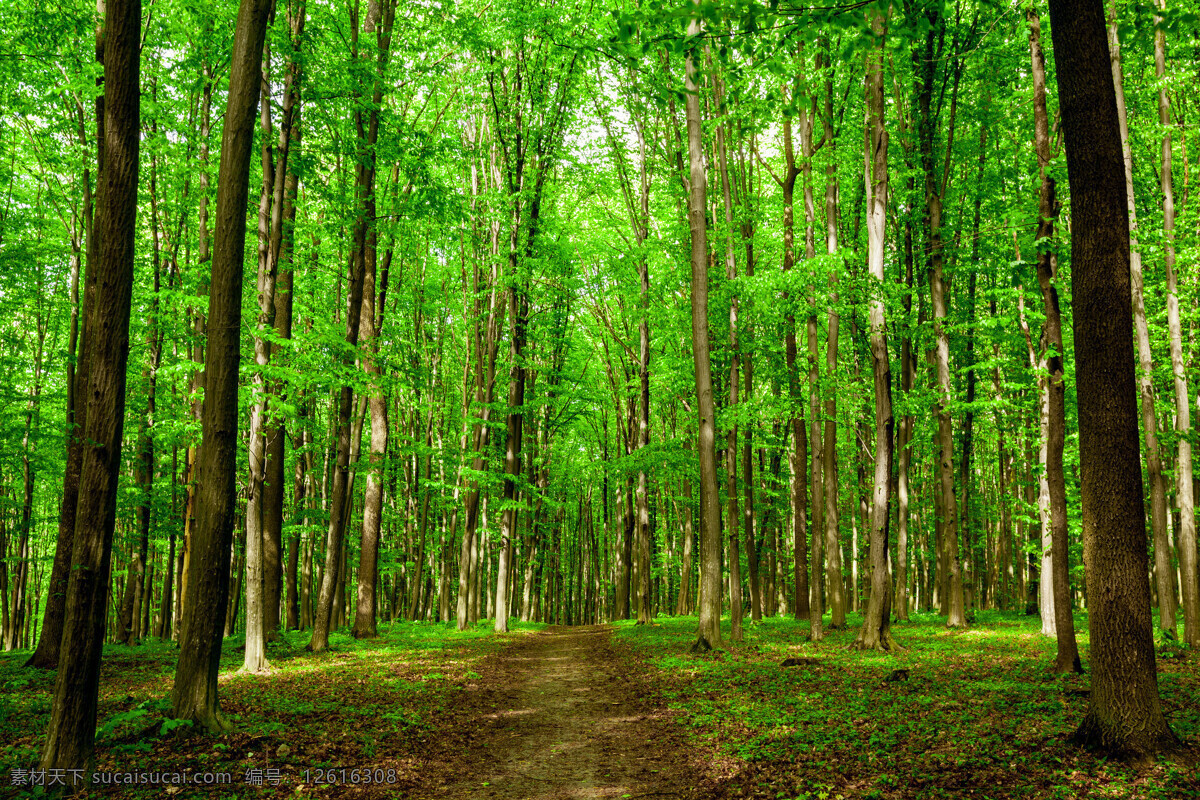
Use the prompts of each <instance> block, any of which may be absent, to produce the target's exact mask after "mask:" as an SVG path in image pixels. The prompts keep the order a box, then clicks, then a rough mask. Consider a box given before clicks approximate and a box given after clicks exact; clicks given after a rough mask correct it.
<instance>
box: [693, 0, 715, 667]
mask: <svg viewBox="0 0 1200 800" xmlns="http://www.w3.org/2000/svg"><path fill="white" fill-rule="evenodd" d="M693 5H694V6H696V7H697V8H698V7H699V3H698V0H693ZM700 31H701V27H700V17H699V15H698V12H697V13H696V14H694V15H693V16H692V17H691V18H690V19H689V20H688V27H687V35H688V36H689V37H698V36H699V34H700ZM698 80H699V69H698V68H697V64H696V54H695V52H691V51H689V52H688V53H687V55H686V56H685V77H684V90H685V92H686V95H687V96H686V98H685V99H684V117H685V120H686V124H687V140H688V164H689V167H688V176H689V184H688V186H689V191H688V227H689V229H690V231H691V245H692V248H691V263H692V281H691V294H692V360H693V362H694V364H695V370H696V413H697V416H698V423H697V445H696V449H697V453H698V455H699V459H700V592H699V600H700V603H699V605H700V624H699V639H700V640H701V641H704V642H707V644H708V645H710V646H712V647H719V646H720V644H721V508H720V502H721V501H720V498H719V497H718V495H717V461H716V450H715V448H716V409H715V406H714V404H713V385H712V363H711V358H710V354H709V338H708V231H707V229H706V228H705V209H706V208H707V206H708V200H707V199H706V180H705V174H704V141H703V134H702V131H701V122H700V88H699V84H698Z"/></svg>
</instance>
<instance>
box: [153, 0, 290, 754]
mask: <svg viewBox="0 0 1200 800" xmlns="http://www.w3.org/2000/svg"><path fill="white" fill-rule="evenodd" d="M273 5H274V0H242V2H241V4H240V5H239V7H238V17H237V27H236V29H235V31H234V39H233V55H232V62H231V65H230V80H229V95H228V102H227V105H226V108H225V130H224V133H223V134H222V137H221V167H220V172H219V173H218V178H217V221H216V228H215V231H214V241H213V257H212V279H211V283H210V289H209V304H208V327H207V338H208V345H207V360H206V362H205V394H204V410H203V418H202V426H203V437H204V438H203V440H202V443H201V445H200V452H199V454H198V456H197V463H196V466H197V475H196V481H197V484H198V488H197V495H196V528H195V531H194V533H193V536H192V541H191V554H190V558H189V563H188V571H187V594H186V595H185V600H184V606H183V609H182V613H181V615H180V635H179V661H178V663H177V664H176V666H175V685H174V687H173V688H172V690H171V704H172V706H173V709H174V715H175V717H177V718H181V719H187V720H191V721H192V722H194V723H195V724H196V725H198V726H200V727H202V728H205V729H207V730H210V731H214V732H215V731H221V730H226V729H228V728H229V727H230V723H229V722H228V720H226V719H225V717H224V715H223V714H222V713H221V705H220V701H219V699H218V697H217V672H218V671H219V669H220V664H221V644H222V635H223V633H224V623H225V611H226V608H227V605H228V603H229V562H230V548H231V544H232V540H233V526H234V514H235V508H236V507H235V501H236V497H235V492H234V483H235V480H236V477H237V471H236V469H235V463H236V456H237V440H238V402H237V390H238V363H239V357H240V345H241V335H240V334H241V318H242V270H243V267H242V260H243V255H244V253H245V249H246V236H245V233H246V214H245V208H246V198H247V195H248V193H249V186H248V182H249V177H250V151H251V148H252V147H253V144H254V121H255V116H256V114H255V112H256V110H257V108H258V98H259V88H260V87H259V84H260V82H261V80H262V53H263V40H264V38H265V36H266V30H267V20H268V18H269V16H270V13H271V9H272V6H273Z"/></svg>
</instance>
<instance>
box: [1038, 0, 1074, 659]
mask: <svg viewBox="0 0 1200 800" xmlns="http://www.w3.org/2000/svg"><path fill="white" fill-rule="evenodd" d="M1025 18H1026V20H1027V21H1028V23H1029V49H1030V54H1031V57H1032V61H1033V87H1034V88H1033V117H1034V146H1035V149H1036V150H1037V160H1038V173H1039V175H1040V181H1039V184H1040V185H1039V190H1038V225H1037V240H1036V241H1037V242H1038V260H1037V274H1038V286H1039V287H1040V288H1041V291H1042V305H1043V308H1044V310H1045V316H1046V321H1045V325H1044V330H1043V332H1042V338H1043V342H1042V348H1043V352H1044V356H1043V359H1042V360H1043V362H1044V363H1045V368H1046V370H1047V375H1046V376H1045V377H1044V379H1043V380H1042V382H1041V385H1042V387H1043V391H1044V392H1045V395H1046V397H1045V400H1044V401H1043V402H1044V409H1045V415H1046V421H1045V436H1046V442H1045V452H1046V460H1045V470H1046V472H1045V485H1046V488H1047V489H1048V494H1049V498H1048V499H1049V505H1050V508H1049V511H1050V515H1049V516H1050V520H1049V522H1050V540H1051V548H1052V551H1053V555H1052V558H1051V565H1052V566H1051V569H1052V575H1051V576H1050V578H1051V583H1052V585H1053V597H1054V604H1053V605H1054V629H1055V634H1056V637H1057V643H1058V653H1057V656H1056V657H1055V661H1054V664H1053V665H1052V667H1051V668H1052V669H1053V670H1054V671H1055V672H1072V671H1073V672H1083V667H1082V666H1081V665H1080V663H1079V648H1078V646H1077V645H1076V643H1075V618H1074V616H1073V615H1072V604H1071V581H1070V569H1069V565H1068V563H1067V560H1068V558H1067V556H1068V549H1067V489H1066V481H1065V478H1064V476H1063V447H1064V440H1065V438H1066V428H1067V422H1066V418H1065V417H1066V386H1065V385H1064V383H1065V380H1066V374H1065V373H1066V370H1065V369H1064V367H1063V359H1064V357H1065V353H1064V347H1063V338H1062V314H1061V312H1060V310H1059V305H1058V289H1057V288H1056V287H1055V286H1054V275H1055V271H1056V267H1057V259H1056V258H1055V256H1054V251H1053V249H1052V239H1053V238H1054V218H1055V217H1056V216H1058V207H1057V203H1058V199H1057V197H1056V195H1055V184H1054V178H1053V177H1051V175H1050V121H1049V115H1048V114H1047V112H1046V59H1045V56H1044V55H1043V54H1042V36H1041V30H1042V23H1041V17H1040V15H1039V14H1038V13H1037V10H1036V9H1035V8H1034V7H1032V6H1030V7H1029V8H1028V9H1027V10H1026V12H1025ZM1042 583H1043V585H1045V583H1046V575H1045V574H1043V575H1042ZM1043 622H1044V621H1043Z"/></svg>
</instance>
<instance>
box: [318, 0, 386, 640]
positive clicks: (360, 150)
mask: <svg viewBox="0 0 1200 800" xmlns="http://www.w3.org/2000/svg"><path fill="white" fill-rule="evenodd" d="M352 8H353V10H352V12H351V19H350V24H351V31H352V34H351V42H350V44H351V54H350V55H351V60H352V61H355V62H356V61H358V60H360V59H362V60H363V61H364V62H367V61H369V59H368V58H367V55H365V54H362V53H361V51H360V47H361V46H362V45H361V42H360V37H361V34H360V32H359V20H358V13H357V6H354V7H352ZM395 18H396V2H395V0H369V2H368V4H367V15H366V17H365V18H364V19H363V20H362V30H361V33H362V34H366V35H367V36H373V37H374V39H375V41H374V48H375V50H374V52H375V67H374V69H373V70H371V71H370V72H369V73H367V74H368V75H370V78H369V79H368V80H367V81H366V85H365V86H362V85H360V86H359V87H358V88H357V89H356V95H355V99H356V101H357V102H356V104H355V108H354V127H355V132H356V134H357V141H356V144H357V161H358V163H357V166H356V167H355V182H354V190H355V203H356V208H355V219H354V240H353V245H352V250H351V253H350V264H349V269H348V275H347V282H348V284H349V286H348V289H347V292H346V344H347V345H348V346H349V347H350V348H351V349H353V348H354V347H356V346H357V345H358V339H359V333H360V331H361V325H362V308H363V293H364V286H363V284H364V277H365V274H366V270H367V262H368V261H369V260H371V261H373V260H374V259H375V245H376V242H377V239H376V233H375V230H376V228H375V210H376V199H375V171H376V145H377V144H378V141H379V110H380V106H381V104H382V102H383V94H384V80H383V79H384V75H385V73H386V70H387V63H388V57H389V54H390V52H391V47H392V23H393V22H395ZM368 89H369V90H370V93H369V94H368V91H367V90H368ZM367 98H369V99H370V100H369V103H368V102H367ZM353 406H354V388H353V387H352V386H351V385H350V384H349V383H348V382H344V383H343V384H342V387H341V389H340V391H339V393H338V405H337V409H338V415H337V437H338V439H337V462H336V466H335V468H334V474H333V488H332V490H331V492H330V504H329V528H328V530H327V533H326V537H325V569H324V570H322V572H321V590H320V595H319V596H318V598H317V607H316V617H315V619H314V621H313V635H312V638H311V639H310V640H309V642H308V644H307V645H306V649H307V650H309V651H310V652H314V653H315V652H320V651H322V650H326V649H328V647H329V633H330V631H331V630H332V629H333V627H334V625H335V624H336V623H335V621H334V619H333V616H334V614H333V611H334V604H335V602H336V601H337V598H338V597H340V596H341V595H340V590H339V587H340V584H341V582H342V581H343V580H344V579H345V575H344V574H343V573H342V562H343V560H344V545H345V538H346V518H347V517H348V516H349V513H348V512H349V504H350V501H351V499H352V498H351V496H350V495H351V491H350V462H351V461H352V458H351V447H352V443H353V447H354V449H357V442H358V438H359V436H358V435H355V434H352V433H351V429H350V418H351V412H352V410H353ZM360 420H361V416H360ZM357 426H358V429H357V433H358V434H361V432H362V428H361V421H360V422H359V423H357Z"/></svg>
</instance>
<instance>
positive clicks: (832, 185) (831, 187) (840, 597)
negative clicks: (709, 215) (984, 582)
mask: <svg viewBox="0 0 1200 800" xmlns="http://www.w3.org/2000/svg"><path fill="white" fill-rule="evenodd" d="M824 124H825V140H826V141H827V142H828V143H829V145H830V147H833V79H832V77H830V78H828V79H827V80H826V82H825V114H824ZM835 161H836V159H832V160H831V161H830V163H829V166H828V167H826V172H825V252H826V253H827V254H828V255H831V256H832V255H835V254H836V253H837V252H838V228H837V226H838V201H837V195H838V186H837V164H836V163H835ZM837 280H838V276H837V268H836V267H833V268H831V269H830V271H829V326H828V332H827V334H826V337H825V374H826V375H827V376H830V377H832V376H834V375H836V374H837V359H838V323H839V313H838V311H837V302H838V296H837ZM822 446H823V447H824V448H825V454H824V455H823V456H822V462H823V463H822V467H823V468H824V470H825V475H824V478H823V483H824V493H825V593H826V595H827V596H828V597H829V610H830V619H829V627H830V628H832V629H835V630H836V629H840V628H844V627H846V600H845V587H844V584H843V582H842V547H841V543H840V541H839V539H840V537H839V526H838V474H837V392H836V390H835V389H832V388H831V389H830V390H829V391H828V394H826V395H825V435H824V436H823V437H822ZM813 559H814V560H813V573H814V575H815V574H816V572H817V570H818V569H820V560H821V559H820V557H819V555H818V554H817V553H816V552H815V548H814V553H813ZM813 587H814V589H815V591H816V592H818V593H819V592H820V587H821V584H820V581H819V580H818V579H816V578H814V580H813ZM819 614H820V606H819V604H818V608H817V611H816V612H814V615H813V618H814V624H813V626H812V629H811V632H810V636H811V637H812V638H813V640H814V641H817V640H819V639H820V630H819V629H820V617H819V616H816V615H819Z"/></svg>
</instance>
